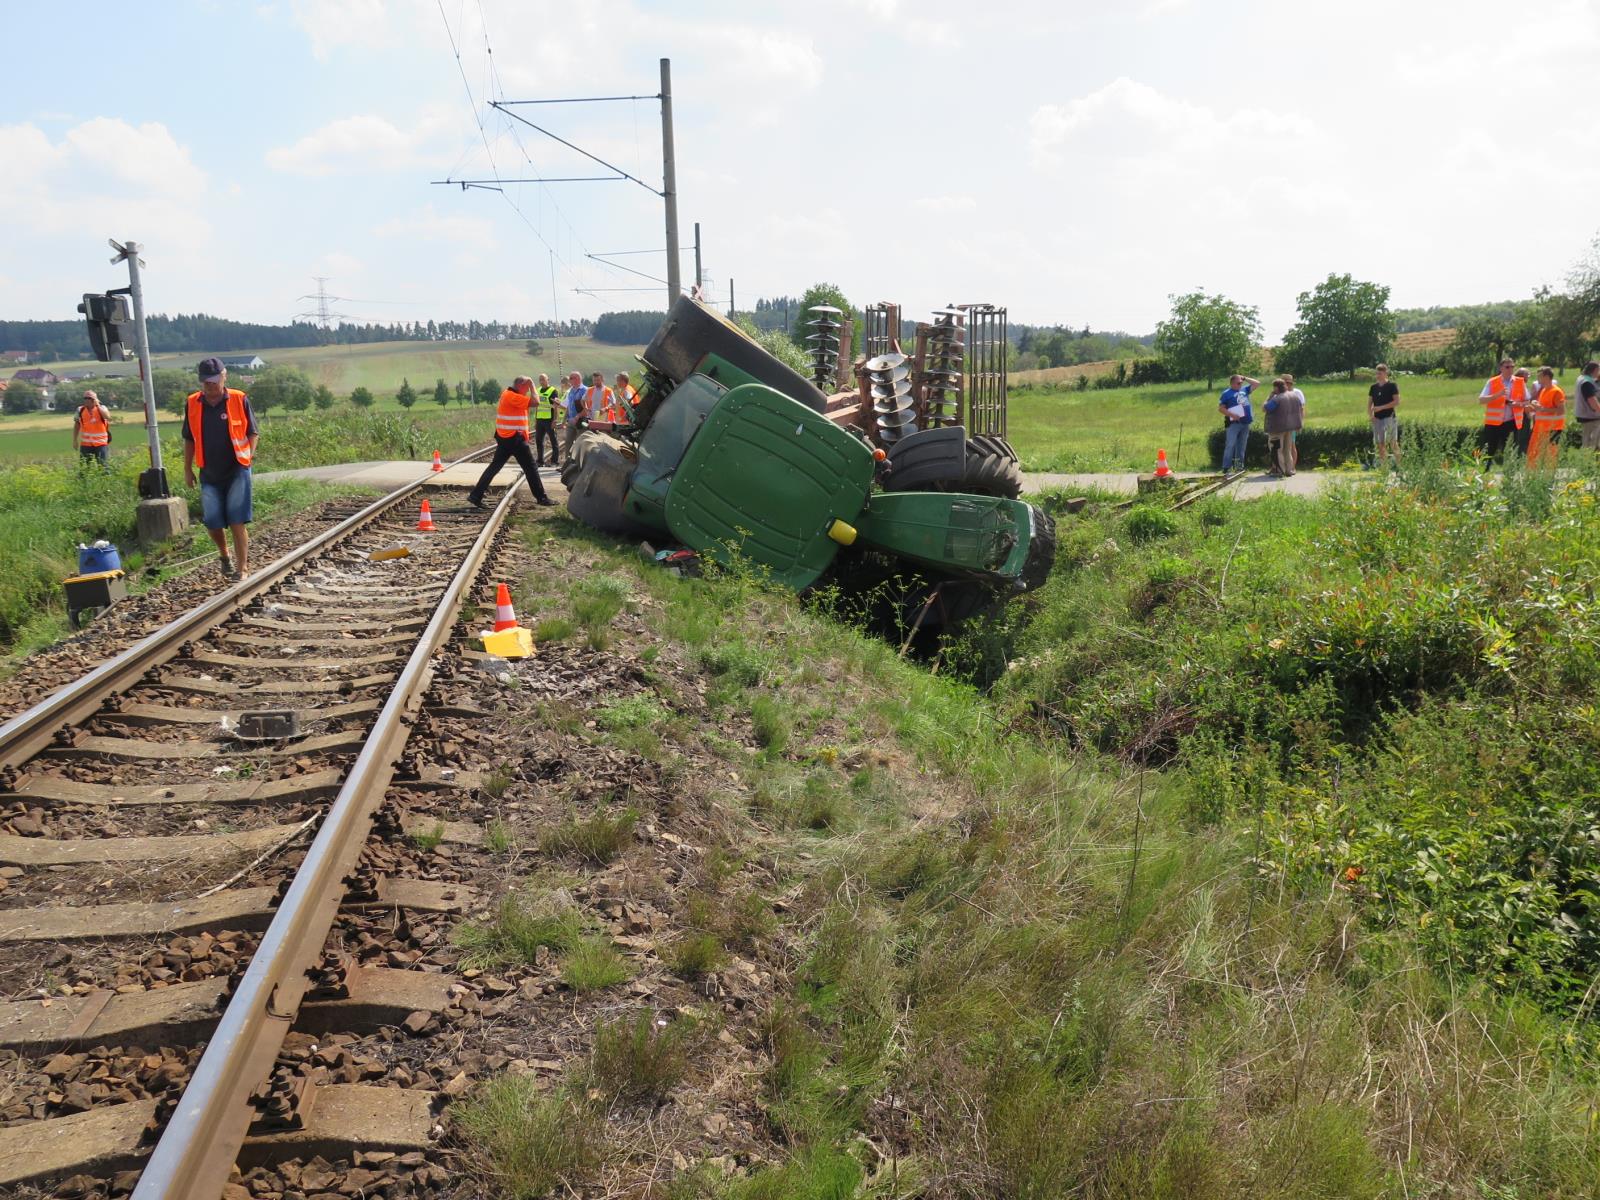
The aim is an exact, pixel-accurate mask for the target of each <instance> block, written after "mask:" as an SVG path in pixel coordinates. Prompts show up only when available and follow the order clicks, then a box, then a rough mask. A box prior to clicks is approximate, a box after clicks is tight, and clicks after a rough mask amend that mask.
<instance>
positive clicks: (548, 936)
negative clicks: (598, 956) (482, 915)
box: [453, 895, 583, 968]
mask: <svg viewBox="0 0 1600 1200" xmlns="http://www.w3.org/2000/svg"><path fill="white" fill-rule="evenodd" d="M582 937H583V916H582V914H581V913H579V912H578V910H577V909H576V908H574V907H573V906H572V905H571V904H570V903H568V902H566V901H563V900H560V899H557V898H554V897H550V896H533V895H511V896H507V897H506V898H505V899H504V900H502V901H501V902H500V907H499V909H498V910H497V911H496V913H495V915H494V917H493V918H491V919H489V920H486V921H468V922H466V923H465V924H463V925H461V926H460V927H459V928H457V929H456V931H455V936H454V939H453V940H454V941H455V944H456V945H457V946H459V947H460V948H461V950H462V952H463V953H462V961H463V962H464V963H465V964H466V965H467V966H469V967H479V968H483V967H497V966H504V965H507V964H510V963H533V962H535V961H537V959H538V954H539V949H540V947H544V948H545V949H546V950H548V951H549V952H550V953H552V954H564V953H566V952H567V951H568V950H571V949H572V948H573V947H575V946H576V945H578V943H579V941H580V940H581V939H582Z"/></svg>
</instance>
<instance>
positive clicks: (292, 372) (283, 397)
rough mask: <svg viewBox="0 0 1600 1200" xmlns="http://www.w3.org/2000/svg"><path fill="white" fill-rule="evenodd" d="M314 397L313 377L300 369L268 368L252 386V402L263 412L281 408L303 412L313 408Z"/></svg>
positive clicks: (257, 376) (259, 374) (260, 373)
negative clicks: (312, 399) (312, 400)
mask: <svg viewBox="0 0 1600 1200" xmlns="http://www.w3.org/2000/svg"><path fill="white" fill-rule="evenodd" d="M313 395H315V392H314V390H313V388H312V386H311V377H310V376H309V375H307V374H306V373H305V372H304V371H302V370H300V368H299V367H267V368H265V369H264V370H262V371H261V372H259V373H258V374H257V375H256V377H255V382H253V383H252V384H251V385H250V402H251V403H252V404H253V405H255V406H256V407H257V408H259V409H261V410H262V411H263V412H265V411H266V410H267V409H269V408H280V407H281V408H286V409H288V410H289V411H290V412H302V411H304V410H305V409H308V408H310V407H311V398H312V396H313Z"/></svg>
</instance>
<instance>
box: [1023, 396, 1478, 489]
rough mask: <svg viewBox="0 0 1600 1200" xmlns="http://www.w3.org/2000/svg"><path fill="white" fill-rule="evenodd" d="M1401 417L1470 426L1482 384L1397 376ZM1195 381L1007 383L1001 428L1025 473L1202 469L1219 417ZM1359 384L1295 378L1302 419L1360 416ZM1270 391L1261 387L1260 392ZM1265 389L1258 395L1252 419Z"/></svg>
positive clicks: (1355, 420)
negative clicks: (1166, 466) (1107, 385)
mask: <svg viewBox="0 0 1600 1200" xmlns="http://www.w3.org/2000/svg"><path fill="white" fill-rule="evenodd" d="M1399 383H1400V396H1401V401H1400V408H1399V413H1400V420H1401V422H1402V424H1404V423H1406V422H1410V421H1422V420H1426V421H1429V422H1433V423H1448V424H1454V425H1478V424H1481V423H1482V421H1483V409H1482V408H1481V407H1479V405H1478V402H1477V396H1478V391H1479V389H1480V388H1481V387H1482V383H1483V381H1482V380H1477V381H1474V380H1471V379H1439V378H1435V377H1432V376H1404V377H1402V378H1401V379H1400V380H1399ZM1224 386H1226V384H1225V383H1218V385H1217V387H1215V388H1212V389H1209V390H1208V389H1207V388H1206V387H1205V386H1204V385H1203V384H1200V383H1163V384H1153V385H1150V386H1147V387H1136V388H1113V389H1107V390H1103V391H1095V390H1090V391H1084V392H1079V391H1073V390H1070V389H1068V390H1061V389H1057V388H1050V389H1041V388H1013V389H1012V392H1011V397H1010V404H1009V409H1008V417H1007V432H1008V436H1009V438H1010V441H1011V443H1012V445H1013V446H1015V447H1016V450H1017V453H1018V454H1019V455H1020V456H1021V457H1022V463H1023V468H1024V469H1025V470H1030V471H1073V472H1076V471H1134V470H1137V471H1148V470H1150V468H1151V467H1152V465H1153V464H1154V463H1155V460H1156V451H1157V450H1158V449H1164V450H1166V452H1167V459H1168V461H1169V462H1170V463H1171V464H1172V466H1173V468H1174V469H1175V470H1180V471H1207V470H1210V469H1211V463H1210V460H1209V458H1208V457H1207V453H1206V444H1205V439H1206V437H1207V435H1208V434H1210V432H1211V431H1212V430H1213V429H1214V428H1216V427H1217V426H1218V425H1219V424H1220V423H1221V420H1222V418H1221V417H1220V416H1218V415H1217V393H1218V391H1220V389H1221V388H1222V387H1224ZM1369 386H1371V385H1370V382H1369V381H1367V380H1357V381H1355V382H1349V381H1341V382H1337V383H1321V382H1317V381H1314V380H1313V381H1304V380H1302V381H1300V388H1301V390H1302V391H1303V392H1305V394H1306V403H1307V411H1306V425H1307V426H1308V427H1309V428H1313V429H1319V428H1327V427H1331V426H1341V425H1361V424H1364V423H1365V422H1366V420H1367V388H1368V387H1369ZM1266 390H1270V389H1266ZM1264 396H1265V390H1258V392H1257V406H1256V407H1257V421H1258V422H1259V421H1260V419H1261V417H1260V403H1261V401H1262V400H1263V399H1264Z"/></svg>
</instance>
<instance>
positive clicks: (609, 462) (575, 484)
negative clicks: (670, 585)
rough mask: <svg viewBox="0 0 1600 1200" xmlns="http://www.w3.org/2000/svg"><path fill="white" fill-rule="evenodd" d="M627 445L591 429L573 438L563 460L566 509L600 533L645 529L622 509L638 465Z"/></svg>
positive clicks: (633, 531) (562, 475) (636, 531)
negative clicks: (629, 517)
mask: <svg viewBox="0 0 1600 1200" xmlns="http://www.w3.org/2000/svg"><path fill="white" fill-rule="evenodd" d="M626 449H627V448H626V447H625V446H624V445H623V444H622V443H621V442H619V441H618V440H617V439H616V438H613V437H608V436H607V435H605V434H603V433H596V432H594V431H592V430H588V431H585V432H583V433H580V434H579V435H578V436H577V437H576V438H574V439H573V441H572V445H571V447H570V448H569V449H568V451H567V456H566V458H565V460H564V461H563V462H562V464H561V485H562V486H563V487H565V488H566V489H567V511H568V512H570V513H571V514H572V515H573V516H574V517H576V518H577V519H578V520H580V521H582V522H583V523H584V524H585V525H587V526H589V527H590V528H591V529H598V530H599V531H600V532H601V533H638V532H640V531H641V529H642V527H641V526H638V525H636V524H634V522H633V521H631V520H629V519H628V517H627V516H626V515H625V514H624V512H623V509H622V502H623V498H624V497H625V496H626V495H627V494H628V482H629V481H630V480H631V479H632V478H633V471H634V468H635V467H636V466H637V465H638V464H637V463H636V462H635V461H634V460H633V459H632V458H630V457H628V454H627V453H626ZM646 532H648V531H646Z"/></svg>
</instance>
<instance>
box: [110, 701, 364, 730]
mask: <svg viewBox="0 0 1600 1200" xmlns="http://www.w3.org/2000/svg"><path fill="white" fill-rule="evenodd" d="M272 707H273V706H272V705H270V704H262V705H247V706H245V707H243V708H233V709H221V708H183V707H180V706H178V705H169V704H124V705H123V706H122V707H121V708H119V709H117V710H116V711H115V712H114V713H108V714H107V715H106V719H107V720H115V721H117V722H118V723H119V724H123V725H221V724H222V721H223V718H225V717H226V718H227V719H228V721H229V724H230V726H231V725H232V724H233V723H234V722H236V721H237V720H238V718H239V714H240V713H241V712H247V711H249V710H250V709H251V708H272ZM382 707H383V701H382V700H351V701H349V702H348V703H345V704H330V705H328V706H327V707H326V708H297V709H294V710H293V712H294V713H295V715H296V716H297V717H299V719H300V724H301V725H302V726H304V725H309V724H311V723H313V722H315V721H334V720H338V719H339V718H341V717H356V716H360V715H361V714H362V713H375V712H377V711H378V710H379V709H380V708H382Z"/></svg>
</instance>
